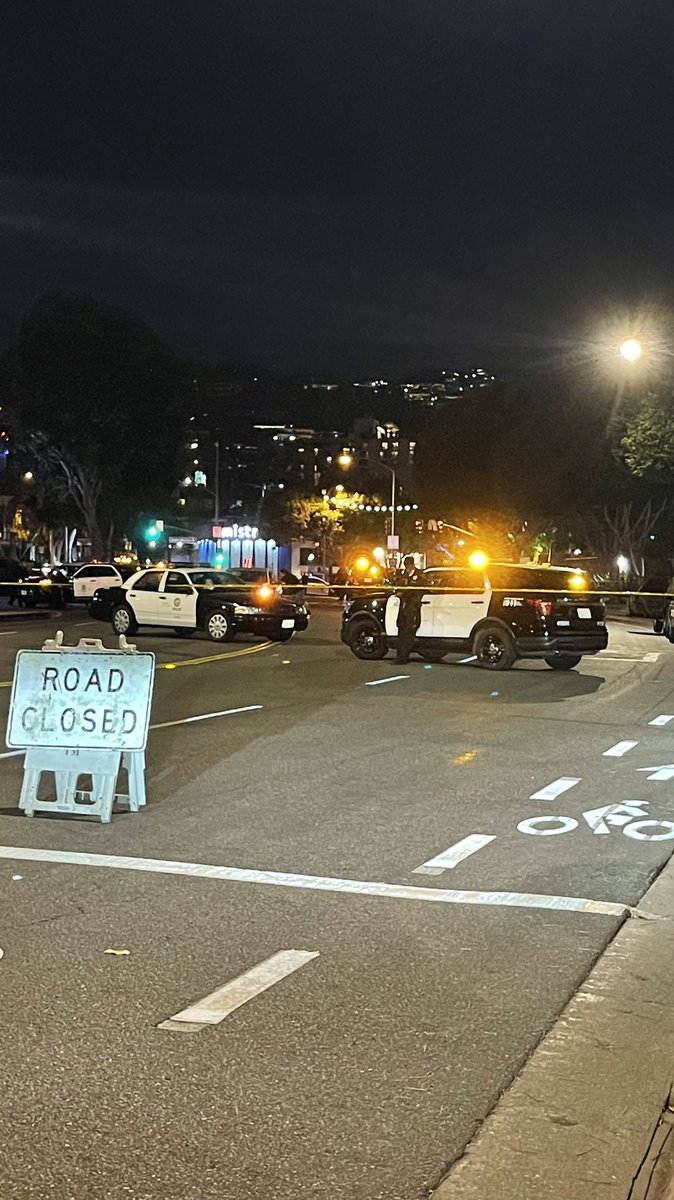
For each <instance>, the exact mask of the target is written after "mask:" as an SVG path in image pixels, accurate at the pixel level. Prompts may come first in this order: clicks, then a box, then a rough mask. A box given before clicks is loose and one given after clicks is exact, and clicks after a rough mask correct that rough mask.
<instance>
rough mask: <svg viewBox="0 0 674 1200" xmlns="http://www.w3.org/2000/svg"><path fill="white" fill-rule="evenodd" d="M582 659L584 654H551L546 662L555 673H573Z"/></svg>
mask: <svg viewBox="0 0 674 1200" xmlns="http://www.w3.org/2000/svg"><path fill="white" fill-rule="evenodd" d="M582 657H583V656H582V654H551V655H550V656H549V657H548V658H546V660H545V661H546V663H547V664H548V666H549V667H552V669H553V671H571V670H572V668H573V667H577V666H578V663H579V662H580V660H581V658H582Z"/></svg>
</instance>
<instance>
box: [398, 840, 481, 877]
mask: <svg viewBox="0 0 674 1200" xmlns="http://www.w3.org/2000/svg"><path fill="white" fill-rule="evenodd" d="M495 837H496V835H495V834H492V835H488V834H485V833H471V834H470V835H469V836H468V837H465V838H462V840H461V841H460V842H455V844H454V845H453V846H450V847H449V849H448V850H443V851H442V854H436V856H435V858H429V859H428V860H427V861H426V862H425V863H422V864H421V866H420V867H415V868H414V870H413V872H412V874H413V875H442V873H443V871H451V870H452V869H453V868H454V867H458V865H459V863H460V862H463V860H464V858H469V857H470V855H471V854H476V853H477V851H478V850H481V849H482V847H483V846H488V845H489V843H490V842H493V841H495Z"/></svg>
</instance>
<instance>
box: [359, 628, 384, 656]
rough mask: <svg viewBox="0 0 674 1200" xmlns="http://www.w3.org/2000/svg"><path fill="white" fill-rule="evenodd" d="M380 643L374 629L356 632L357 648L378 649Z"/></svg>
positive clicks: (365, 649)
mask: <svg viewBox="0 0 674 1200" xmlns="http://www.w3.org/2000/svg"><path fill="white" fill-rule="evenodd" d="M378 643H379V637H378V635H377V634H376V633H375V631H374V630H373V629H361V630H360V632H359V633H358V634H356V648H357V649H358V650H364V651H372V650H374V649H376V647H377V645H378Z"/></svg>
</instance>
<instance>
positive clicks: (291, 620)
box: [281, 617, 295, 629]
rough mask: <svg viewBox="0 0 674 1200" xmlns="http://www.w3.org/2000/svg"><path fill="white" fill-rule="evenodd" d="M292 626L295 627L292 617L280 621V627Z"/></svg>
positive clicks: (289, 627) (291, 627)
mask: <svg viewBox="0 0 674 1200" xmlns="http://www.w3.org/2000/svg"><path fill="white" fill-rule="evenodd" d="M294 628H295V622H294V620H293V619H292V617H289V618H288V620H287V621H281V629H294Z"/></svg>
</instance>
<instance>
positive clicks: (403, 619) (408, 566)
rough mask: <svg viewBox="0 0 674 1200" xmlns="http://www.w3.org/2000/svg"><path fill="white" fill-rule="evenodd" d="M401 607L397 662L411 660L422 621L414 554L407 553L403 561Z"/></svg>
mask: <svg viewBox="0 0 674 1200" xmlns="http://www.w3.org/2000/svg"><path fill="white" fill-rule="evenodd" d="M399 579H400V582H399V587H400V589H401V590H400V592H399V597H400V607H399V609H398V622H397V625H398V644H397V651H398V653H397V657H396V662H397V663H406V662H409V659H410V654H411V653H412V650H413V649H414V641H415V638H416V634H417V629H418V628H419V625H420V623H421V587H419V586H415V585H418V584H420V582H421V580H420V576H419V573H418V571H417V567H416V563H415V561H414V555H413V554H406V555H405V557H404V559H403V563H402V572H401V575H400V577H399Z"/></svg>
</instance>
